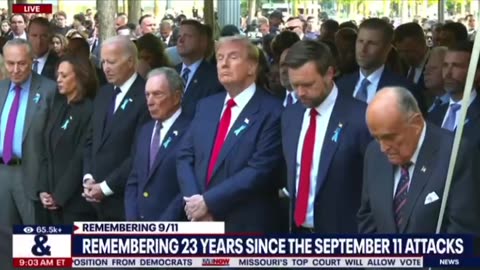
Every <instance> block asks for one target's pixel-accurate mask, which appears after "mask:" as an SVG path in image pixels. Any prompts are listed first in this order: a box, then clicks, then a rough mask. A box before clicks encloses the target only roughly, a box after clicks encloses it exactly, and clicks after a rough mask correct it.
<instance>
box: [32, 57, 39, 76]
mask: <svg viewBox="0 0 480 270" xmlns="http://www.w3.org/2000/svg"><path fill="white" fill-rule="evenodd" d="M32 71H33V72H35V73H37V74H38V60H35V61H33V65H32Z"/></svg>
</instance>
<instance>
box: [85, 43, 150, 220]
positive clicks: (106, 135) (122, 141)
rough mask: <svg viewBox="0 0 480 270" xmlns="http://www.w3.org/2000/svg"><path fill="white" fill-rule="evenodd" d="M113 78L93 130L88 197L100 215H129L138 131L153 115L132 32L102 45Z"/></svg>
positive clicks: (99, 100) (100, 99) (99, 101)
mask: <svg viewBox="0 0 480 270" xmlns="http://www.w3.org/2000/svg"><path fill="white" fill-rule="evenodd" d="M101 54H102V59H104V63H103V70H104V72H105V75H106V78H107V81H108V82H109V83H108V84H106V85H104V86H103V87H102V88H101V89H100V90H99V91H98V95H97V97H96V98H95V101H94V105H93V117H92V121H91V128H90V129H91V131H90V135H89V137H88V139H87V144H86V148H85V156H84V178H83V180H84V197H85V198H86V199H87V200H88V201H90V202H93V203H94V205H95V206H96V209H97V214H98V218H99V219H100V220H105V221H115V220H124V216H125V210H124V205H123V202H124V188H125V183H126V181H127V178H128V174H129V173H130V170H131V157H132V150H133V145H134V143H135V139H136V137H137V136H136V135H137V131H138V130H139V128H140V127H141V126H142V125H143V124H144V123H145V122H146V121H148V119H149V118H150V116H149V114H148V109H147V105H146V101H145V80H143V79H142V78H141V77H140V76H138V74H137V73H136V72H135V67H136V63H137V48H136V47H135V44H134V43H133V42H132V41H130V39H128V38H127V37H123V36H115V37H112V38H110V39H108V40H106V41H105V42H104V43H103V45H102V53H101Z"/></svg>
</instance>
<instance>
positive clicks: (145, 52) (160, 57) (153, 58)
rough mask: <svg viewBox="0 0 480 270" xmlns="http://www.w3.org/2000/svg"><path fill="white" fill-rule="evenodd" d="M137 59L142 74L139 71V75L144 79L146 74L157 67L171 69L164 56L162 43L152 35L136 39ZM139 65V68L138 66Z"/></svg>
mask: <svg viewBox="0 0 480 270" xmlns="http://www.w3.org/2000/svg"><path fill="white" fill-rule="evenodd" d="M136 45H137V49H138V58H139V59H140V63H139V64H140V65H141V66H142V67H143V72H142V71H140V70H139V73H140V75H142V77H145V76H146V75H147V73H148V72H149V71H150V70H152V69H155V68H159V67H171V64H170V61H169V59H168V57H167V55H166V54H165V46H164V44H163V42H162V41H161V40H160V39H159V38H158V37H156V36H154V35H153V34H150V33H149V34H145V35H143V36H141V37H140V38H138V39H137V42H136ZM140 65H139V66H140Z"/></svg>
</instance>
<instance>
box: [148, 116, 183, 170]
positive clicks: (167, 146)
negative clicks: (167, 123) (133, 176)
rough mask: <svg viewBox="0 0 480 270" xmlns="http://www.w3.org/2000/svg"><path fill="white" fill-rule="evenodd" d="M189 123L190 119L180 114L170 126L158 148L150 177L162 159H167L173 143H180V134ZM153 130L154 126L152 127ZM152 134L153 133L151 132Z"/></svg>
mask: <svg viewBox="0 0 480 270" xmlns="http://www.w3.org/2000/svg"><path fill="white" fill-rule="evenodd" d="M187 125H188V120H187V119H185V118H184V117H183V116H182V115H180V116H179V117H178V118H177V120H175V123H173V125H172V126H171V127H170V129H169V130H168V131H167V134H166V135H165V138H164V139H163V141H162V144H161V145H160V149H158V153H157V156H156V157H155V162H154V164H153V166H152V168H151V169H150V170H149V172H148V178H147V179H150V178H151V177H152V174H153V172H155V170H156V169H157V168H158V167H159V166H160V164H162V161H163V160H164V159H165V157H166V156H167V154H168V153H169V152H170V151H171V149H172V148H174V147H173V144H176V143H178V140H179V138H178V137H179V136H180V135H181V134H183V132H184V130H185V128H186V126H187ZM152 132H153V128H152ZM150 134H151V133H150Z"/></svg>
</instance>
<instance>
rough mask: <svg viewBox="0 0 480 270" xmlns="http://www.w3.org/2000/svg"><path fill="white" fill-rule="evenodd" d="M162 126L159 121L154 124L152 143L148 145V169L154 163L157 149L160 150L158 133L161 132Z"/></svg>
mask: <svg viewBox="0 0 480 270" xmlns="http://www.w3.org/2000/svg"><path fill="white" fill-rule="evenodd" d="M162 128H163V126H162V123H160V121H157V123H156V124H155V130H154V131H153V138H152V143H151V144H150V169H151V168H152V166H153V163H155V158H156V156H157V153H158V149H159V148H160V131H161V130H162Z"/></svg>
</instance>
